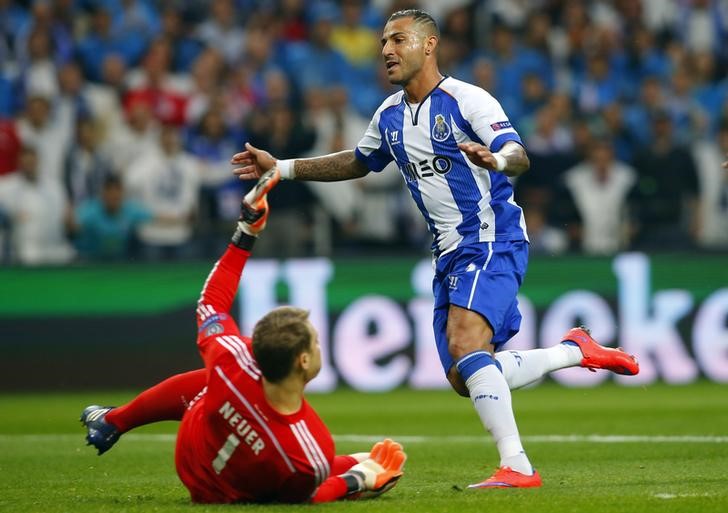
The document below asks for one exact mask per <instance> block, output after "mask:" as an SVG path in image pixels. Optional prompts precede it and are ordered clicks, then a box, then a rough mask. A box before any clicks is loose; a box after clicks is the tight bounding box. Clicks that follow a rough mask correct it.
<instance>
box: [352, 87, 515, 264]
mask: <svg viewBox="0 0 728 513" xmlns="http://www.w3.org/2000/svg"><path fill="white" fill-rule="evenodd" d="M438 128H439V129H440V130H439V131H438V130H435V129H438ZM469 141H474V142H477V143H480V144H484V145H486V146H488V147H489V148H490V150H491V151H493V152H495V151H498V150H499V149H500V148H501V147H502V146H503V144H505V143H506V142H508V141H515V142H518V143H521V139H520V137H519V135H518V133H517V132H516V131H515V130H514V129H513V128H512V127H511V126H510V123H509V122H508V118H507V117H506V115H505V113H504V112H503V109H502V108H501V106H500V104H499V103H498V102H497V101H496V100H495V98H493V97H492V96H491V95H490V94H488V93H487V92H486V91H484V90H483V89H481V88H479V87H476V86H473V85H470V84H467V83H465V82H461V81H459V80H456V79H453V78H449V77H448V78H445V79H444V80H443V81H442V82H440V84H439V85H438V87H436V88H435V89H434V90H433V91H432V92H431V94H430V95H429V96H427V97H426V98H425V99H424V100H423V101H422V103H421V104H419V105H409V104H408V103H407V102H406V101H405V99H404V93H403V92H398V93H396V94H394V95H392V96H390V97H389V98H387V99H386V100H385V101H384V103H383V104H382V105H381V106H380V108H379V109H378V110H377V112H376V113H375V115H374V117H373V119H372V122H371V123H370V125H369V128H368V129H367V132H366V134H365V135H364V137H363V138H362V140H361V141H360V142H359V145H358V147H357V149H356V155H357V158H359V159H360V160H361V161H363V162H364V163H366V164H367V166H368V167H369V168H370V169H371V170H373V171H377V172H378V171H381V170H382V169H383V168H384V167H385V166H386V165H387V164H388V163H389V162H391V161H394V162H395V163H396V164H397V166H398V167H399V169H400V172H401V173H402V176H403V177H404V180H405V183H406V184H407V187H408V189H409V191H410V193H411V194H412V198H413V199H414V201H415V203H416V204H417V206H418V208H419V209H420V211H421V212H422V215H423V216H424V218H425V221H426V222H427V224H428V227H429V229H430V231H431V232H432V234H433V237H434V243H433V252H434V253H435V255H436V256H439V255H441V254H444V253H448V252H450V251H452V250H454V249H456V248H457V247H459V246H464V245H468V244H473V243H477V242H493V241H510V240H528V237H527V234H526V225H525V221H524V218H523V212H522V210H521V208H520V207H519V206H518V205H517V204H516V202H515V201H514V199H513V187H512V186H511V183H510V182H509V181H508V178H507V177H506V176H505V175H504V174H503V173H499V172H495V171H489V170H487V169H483V168H480V167H477V166H476V165H475V164H473V163H472V162H470V160H468V159H467V157H466V156H465V154H464V153H462V152H461V151H460V149H459V148H458V147H457V145H458V143H463V142H469Z"/></svg>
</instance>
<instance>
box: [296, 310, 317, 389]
mask: <svg viewBox="0 0 728 513" xmlns="http://www.w3.org/2000/svg"><path fill="white" fill-rule="evenodd" d="M307 324H308V329H309V330H310V332H311V347H310V348H309V350H308V351H306V352H305V353H304V354H303V355H301V356H302V359H301V366H302V368H303V372H304V381H305V382H306V383H308V382H309V381H311V380H312V379H313V378H315V377H316V376H317V375H318V373H319V371H320V370H321V344H320V343H319V338H318V333H317V332H316V328H314V327H313V324H311V323H310V322H309V321H307Z"/></svg>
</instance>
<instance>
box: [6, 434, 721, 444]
mask: <svg viewBox="0 0 728 513" xmlns="http://www.w3.org/2000/svg"><path fill="white" fill-rule="evenodd" d="M83 436H84V435H83V433H82V432H80V433H79V434H77V435H74V434H60V433H58V434H55V433H47V434H36V435H24V434H17V435H1V434H0V442H43V441H73V440H79V441H83ZM388 436H389V437H392V438H396V439H397V441H399V442H402V443H408V444H412V443H415V444H416V443H436V442H437V443H479V442H487V441H489V440H490V439H489V438H488V437H487V436H486V435H481V436H470V435H425V436H419V435H360V434H345V435H334V439H335V440H336V441H337V442H367V443H370V442H371V443H373V442H377V441H379V440H382V439H384V438H387V437H388ZM123 438H124V440H132V441H139V442H173V441H174V440H176V439H177V435H175V434H171V433H170V434H146V433H127V434H125V435H124V436H123ZM521 440H523V442H525V443H532V444H533V443H536V444H538V443H545V444H548V443H603V444H620V443H647V444H659V443H699V444H725V443H728V436H710V435H671V436H667V435H665V436H663V435H530V436H529V435H526V436H522V437H521Z"/></svg>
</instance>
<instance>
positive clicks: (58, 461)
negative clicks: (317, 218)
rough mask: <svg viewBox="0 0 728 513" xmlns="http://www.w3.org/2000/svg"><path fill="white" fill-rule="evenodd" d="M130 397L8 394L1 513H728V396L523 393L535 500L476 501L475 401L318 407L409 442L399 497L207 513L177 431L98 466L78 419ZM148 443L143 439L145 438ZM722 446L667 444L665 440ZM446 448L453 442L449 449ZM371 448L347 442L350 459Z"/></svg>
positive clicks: (520, 406)
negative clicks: (93, 407) (181, 466)
mask: <svg viewBox="0 0 728 513" xmlns="http://www.w3.org/2000/svg"><path fill="white" fill-rule="evenodd" d="M131 394H132V393H119V392H97V393H83V394H80V393H79V394H44V395H39V394H38V395H36V394H33V395H29V394H18V395H8V394H5V395H0V511H1V512H23V513H32V512H43V513H55V512H71V511H74V512H75V511H80V512H88V513H91V512H112V511H113V512H126V511H129V512H151V511H159V512H169V511H189V512H192V513H204V512H208V511H215V512H221V511H230V510H231V509H234V510H238V509H243V510H245V511H246V512H247V511H268V512H270V511H285V512H297V511H313V509H314V508H315V509H316V510H317V511H318V510H320V511H326V512H338V511H351V512H363V511H366V512H370V511H371V512H380V511H381V512H396V513H409V512H441V511H442V512H470V511H473V512H476V511H478V512H484V511H489V512H509V513H511V512H528V513H549V512H559V513H561V512H620V513H624V512H640V513H642V512H659V513H670V512H686V511H687V512H692V511H695V512H700V513H707V512H716V513H718V512H720V513H723V512H725V511H728V387H726V386H721V385H716V384H710V383H698V384H695V385H690V386H684V387H668V386H663V385H656V386H650V387H647V388H619V387H617V386H613V385H605V386H602V387H599V388H594V389H565V388H561V387H558V386H556V385H554V384H546V385H542V386H540V387H537V388H534V389H530V390H523V391H516V392H514V404H515V408H516V418H517V419H518V421H519V426H520V430H521V434H522V435H523V437H524V441H525V446H526V449H527V451H528V453H529V456H530V458H531V460H532V462H533V463H534V464H535V465H536V466H537V468H538V469H539V472H540V473H541V475H542V477H543V479H544V486H543V488H540V489H536V490H533V489H532V490H489V491H472V490H467V489H466V486H467V484H469V483H472V482H476V481H479V480H481V479H483V478H485V477H487V476H488V475H489V473H490V472H491V471H492V469H493V467H494V466H495V465H496V463H497V458H496V451H495V449H494V447H493V444H492V443H491V442H490V441H489V439H488V438H487V437H486V436H485V435H484V433H483V430H482V428H481V427H480V425H479V422H478V420H477V418H476V417H475V414H474V413H473V412H472V408H471V406H470V403H469V402H468V401H467V400H464V399H459V398H458V397H456V396H455V395H454V394H452V393H449V392H445V391H443V392H413V391H409V390H398V391H395V392H391V393H386V394H381V395H376V394H359V393H355V392H351V391H339V392H336V393H333V394H325V395H313V396H311V397H310V400H311V402H312V403H313V405H314V406H315V407H316V409H317V410H318V411H319V413H320V414H321V416H322V417H323V418H324V420H325V421H326V422H327V423H328V425H329V427H330V428H331V431H332V433H334V435H335V436H336V435H352V434H358V435H382V434H386V435H391V436H393V437H394V438H397V437H398V436H399V437H400V438H402V437H412V436H419V437H420V438H417V439H410V438H404V440H405V443H404V445H405V449H406V451H407V453H408V455H409V460H408V462H407V467H406V474H405V477H404V478H403V479H402V481H401V482H400V484H399V485H398V486H397V487H396V488H395V489H394V490H392V491H391V492H390V493H388V494H387V495H385V496H383V497H381V498H379V499H377V500H375V501H362V502H359V503H357V502H344V503H335V504H325V505H320V506H307V505H302V506H281V505H278V506H275V505H274V506H199V505H192V504H190V503H189V501H188V498H187V493H186V490H185V488H184V487H183V486H182V484H181V483H180V482H179V480H178V479H177V476H176V474H175V470H174V462H173V453H174V443H173V441H172V440H173V438H172V437H171V436H161V437H159V436H152V435H156V434H173V433H174V432H175V430H176V425H175V423H162V424H158V425H155V426H149V427H146V428H142V429H139V430H137V431H136V432H135V433H136V434H137V435H136V436H131V435H132V434H129V435H125V437H123V438H122V440H121V441H120V442H119V444H118V446H117V447H115V448H114V449H113V450H112V451H111V452H109V453H108V454H106V455H104V456H103V457H97V456H96V455H95V453H94V452H93V451H92V450H91V448H89V447H85V446H84V445H83V432H82V430H81V427H80V426H79V424H78V421H77V417H78V414H79V413H80V411H81V409H82V408H83V407H84V406H85V405H87V404H89V403H93V402H101V403H111V404H113V403H120V402H123V401H125V400H126V399H128V398H129V397H130V396H131ZM139 435H141V436H139ZM541 435H584V436H586V435H625V436H643V437H648V438H642V439H640V441H630V442H620V443H594V442H586V441H578V442H565V441H561V442H554V441H553V440H549V439H544V438H543V437H541V438H536V437H540V436H541ZM660 435H665V436H673V437H674V436H685V435H693V436H703V437H710V436H713V437H721V438H719V439H717V440H713V441H709V440H707V439H706V440H705V441H700V442H674V441H663V442H656V441H654V440H652V439H650V438H649V437H653V436H660ZM447 437H451V438H450V439H448V438H447ZM369 445H370V444H369V443H368V442H361V441H360V442H353V441H351V437H346V436H343V437H340V438H339V441H338V442H337V446H338V450H339V452H353V451H358V450H362V449H365V448H367V447H368V446H369Z"/></svg>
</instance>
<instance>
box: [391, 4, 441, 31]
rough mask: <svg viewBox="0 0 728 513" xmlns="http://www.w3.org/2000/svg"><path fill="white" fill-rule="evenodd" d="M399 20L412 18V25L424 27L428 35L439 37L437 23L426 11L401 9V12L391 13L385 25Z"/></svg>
mask: <svg viewBox="0 0 728 513" xmlns="http://www.w3.org/2000/svg"><path fill="white" fill-rule="evenodd" d="M400 18H412V20H413V21H414V23H415V24H417V25H419V26H422V27H424V28H425V29H426V30H427V32H428V34H429V35H432V36H437V37H440V29H439V28H438V27H437V22H436V21H435V18H433V17H432V15H431V14H430V13H429V12H427V11H424V10H422V9H402V10H401V11H396V12H394V13H392V15H391V16H390V17H389V19H388V20H387V23H389V22H390V21H394V20H398V19H400Z"/></svg>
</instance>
